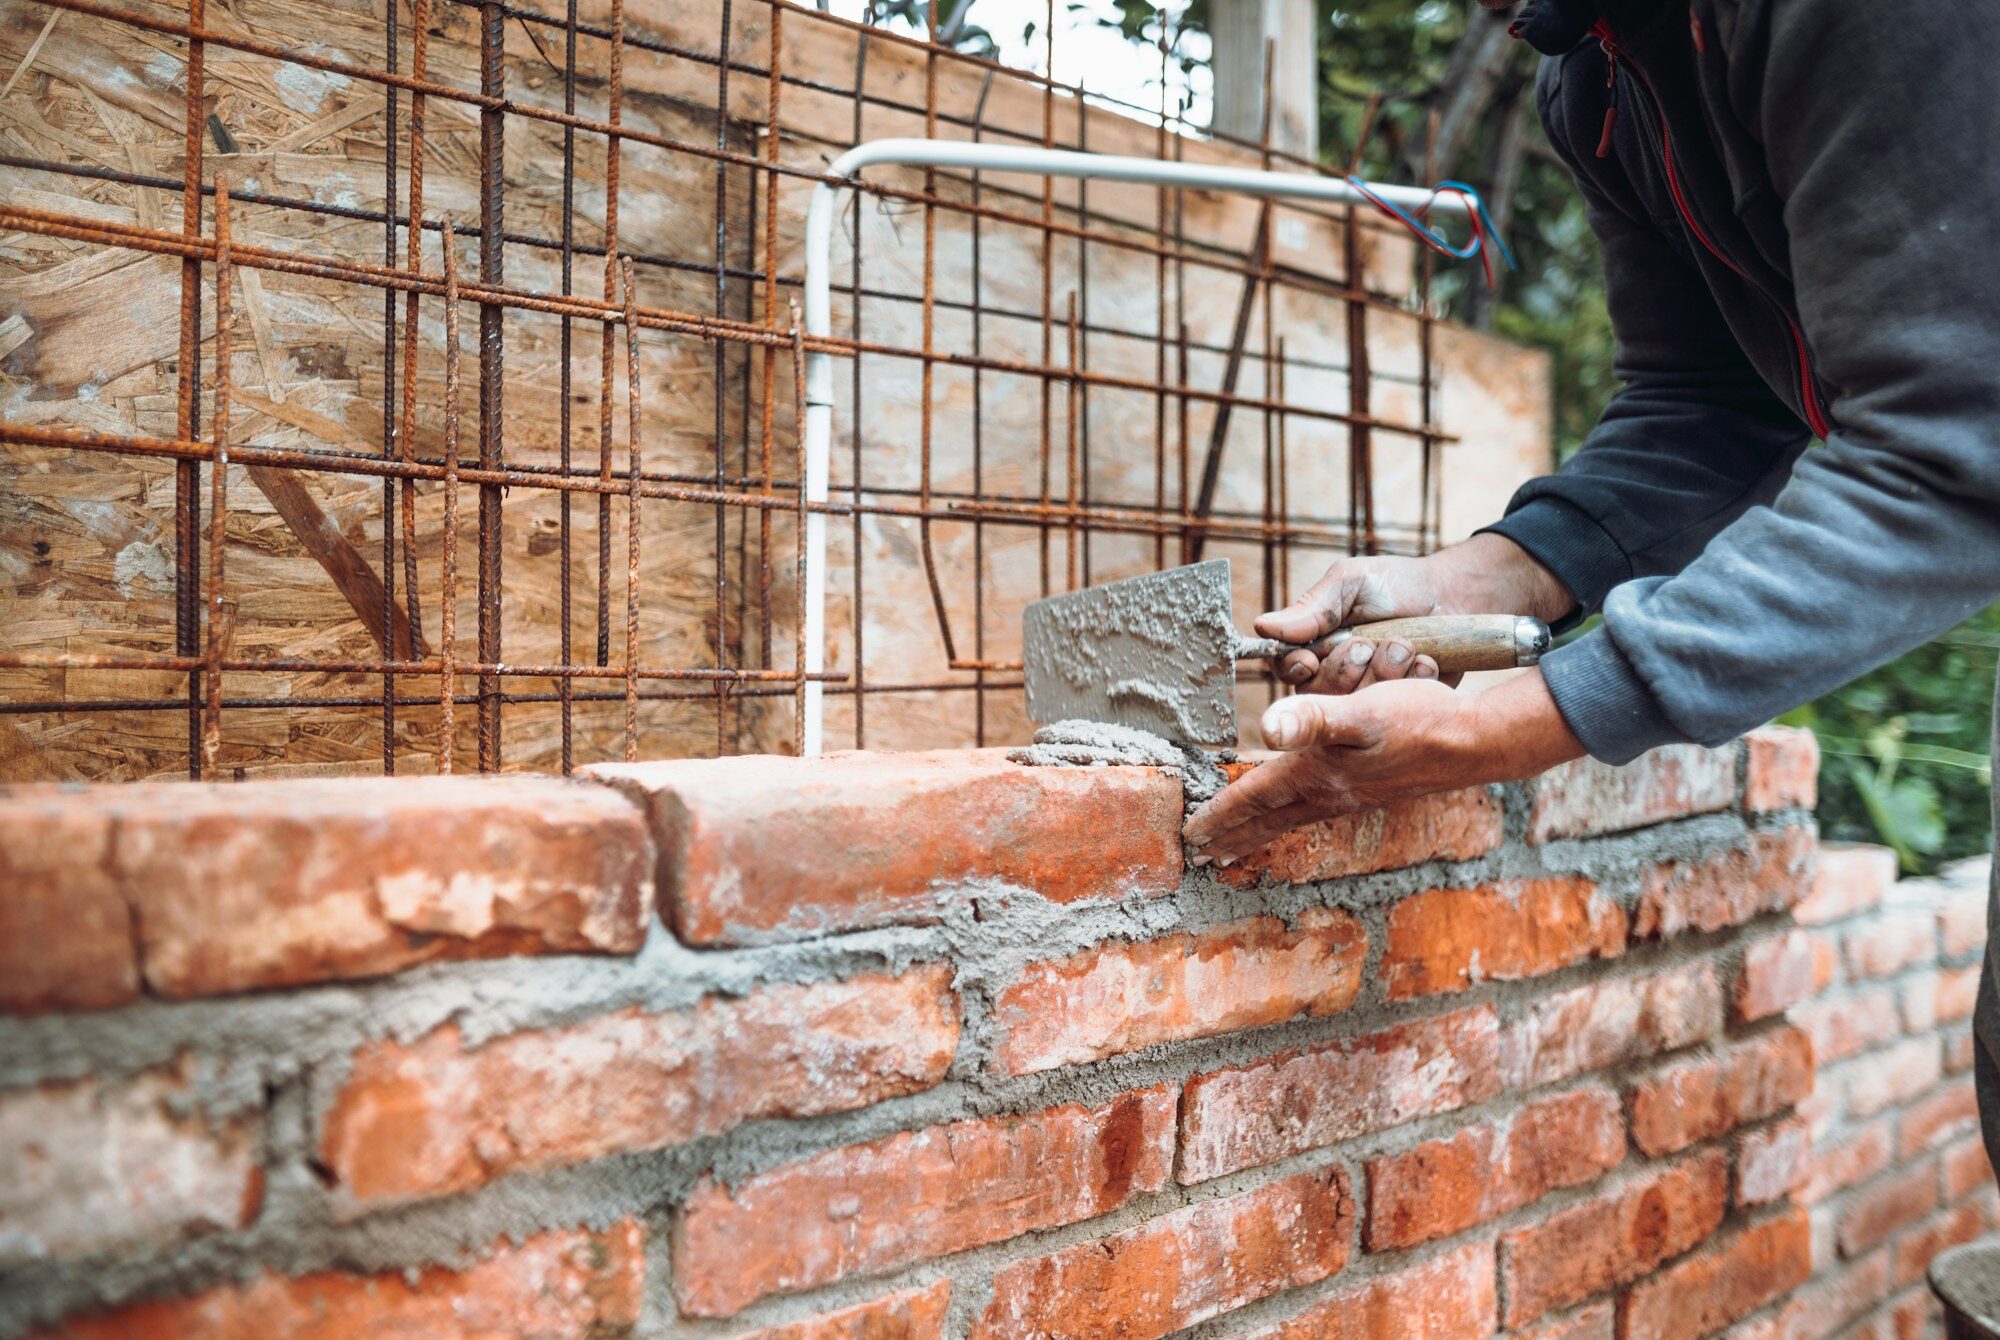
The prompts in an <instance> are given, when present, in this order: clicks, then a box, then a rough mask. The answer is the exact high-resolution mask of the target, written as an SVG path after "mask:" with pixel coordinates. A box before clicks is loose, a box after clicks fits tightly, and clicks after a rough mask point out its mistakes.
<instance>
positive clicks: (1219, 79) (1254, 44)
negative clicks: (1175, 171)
mask: <svg viewBox="0 0 2000 1340" xmlns="http://www.w3.org/2000/svg"><path fill="white" fill-rule="evenodd" d="M1213 14H1214V17H1213V19H1212V20H1211V21H1210V24H1209V31H1210V32H1212V33H1213V34H1214V40H1215V55H1214V68H1215V129H1216V130H1217V131H1218V132H1220V133H1221V134H1224V135H1234V136H1237V137H1239V138H1241V139H1245V140H1250V141H1252V142H1255V141H1256V140H1257V139H1258V138H1259V137H1260V136H1261V134H1262V133H1263V128H1264V53H1265V52H1266V51H1267V50H1269V51H1271V52H1273V53H1274V54H1275V60H1276V67H1275V68H1274V69H1273V70H1272V71H1271V80H1270V87H1271V104H1272V105H1271V147H1272V148H1274V149H1277V150H1279V151H1280V152H1282V153H1288V154H1297V155H1299V156H1300V157H1302V158H1316V157H1318V155H1319V40H1318V37H1319V35H1318V33H1317V31H1316V30H1315V20H1314V6H1313V0H1213Z"/></svg>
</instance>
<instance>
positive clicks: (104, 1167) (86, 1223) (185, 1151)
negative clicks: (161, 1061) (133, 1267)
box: [0, 1069, 263, 1267]
mask: <svg viewBox="0 0 2000 1340" xmlns="http://www.w3.org/2000/svg"><path fill="white" fill-rule="evenodd" d="M186 1087H187V1085H186V1081H185V1079H184V1077H183V1076H182V1074H181V1073H180V1072H179V1071H178V1070H165V1069H163V1070H152V1071H147V1072H145V1073H144V1074H141V1075H138V1076H136V1077H134V1078H132V1079H126V1080H115V1081H114V1080H98V1079H85V1080H75V1081H71V1082H67V1083H52V1084H44V1085H42V1086H41V1087H40V1088H37V1089H23V1090H17V1091H15V1092H12V1093H8V1094H6V1095H5V1096H4V1097H0V1168H4V1169H5V1170H6V1172H5V1174H4V1175H0V1267H6V1266H18V1265H23V1264H27V1263H33V1262H41V1261H56V1260H66V1259H69V1258H72V1257H79V1256H87V1255H91V1254H93V1253H98V1252H104V1251H109V1250H112V1249H115V1248H124V1247H143V1246H148V1245H165V1244H167V1243H171V1242H173V1241H176V1240H179V1239H183V1238H193V1237H197V1236H200V1235H202V1234H206V1233H213V1232H216V1231H219V1230H223V1229H232V1228H240V1227H242V1226H243V1225H245V1224H248V1223H249V1222H250V1221H251V1219H253V1218H254V1217H255V1216H256V1212H257V1208H258V1200H259V1197H260V1195H261V1193H262V1189H263V1175H262V1171H261V1168H260V1164H259V1159H260V1154H261V1150H260V1142H261V1137H260V1133H259V1131H258V1128H257V1125H256V1123H255V1121H254V1120H253V1119H251V1118H247V1117H245V1118H236V1119H219V1118H208V1117H204V1116H203V1115H201V1114H200V1113H199V1112H198V1111H185V1110H184V1108H183V1104H184V1101H185V1099H186V1097H187V1095H186Z"/></svg>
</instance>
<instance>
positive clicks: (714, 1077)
mask: <svg viewBox="0 0 2000 1340" xmlns="http://www.w3.org/2000/svg"><path fill="white" fill-rule="evenodd" d="M949 981H950V973H949V970H947V969H945V968H943V967H932V968H927V969H923V970H920V971H918V972H914V973H910V974H908V975H906V976H903V977H893V978H892V977H881V976H868V977H859V978H855V979H854V980H852V981H847V982H826V983H820V984H817V985H813V986H773V987H766V988H764V989H763V990H760V991H756V992H754V993H752V994H750V995H748V996H745V997H742V998H740V999H736V1000H729V999H710V1000H705V1001H703V1002H701V1003H700V1004H699V1005H696V1006H695V1007H693V1008H691V1009H687V1010H677V1011H672V1012H669V1013H665V1014H646V1013H642V1012H639V1011H634V1010H625V1011H621V1012H619V1013H617V1014H609V1015H602V1016H599V1017H598V1018H595V1019H591V1020H589V1021H587V1022H584V1023H580V1024H572V1025H570V1026H569V1027H567V1028H556V1029H548V1030H541V1031H534V1032H528V1033H516V1034H512V1035H510V1036H508V1037H504V1038H499V1039H495V1040H494V1041H492V1042H488V1043H486V1044H485V1045H483V1046H479V1047H470V1048H469V1047H467V1046H465V1045H464V1043H463V1041H462V1040H461V1038H460V1036H459V1032H458V1029H457V1028H456V1027H454V1026H452V1025H446V1026H445V1027H444V1028H442V1029H440V1030H438V1031H437V1032H435V1033H433V1034H431V1035H429V1036H428V1037H425V1038H423V1039H420V1040H419V1041H417V1042H416V1043H413V1044H411V1045H408V1046H405V1045H403V1044H400V1043H396V1042H383V1043H377V1044H375V1045H373V1046H371V1047H369V1048H367V1049H366V1050H364V1051H363V1052H362V1053H361V1055H360V1056H358V1057H356V1058H355V1064H354V1070H353V1073H352V1074H351V1075H350V1076H349V1078H348V1081H347V1083H346V1085H345V1086H344V1087H343V1088H342V1090H341V1092H340V1095H339V1096H338V1097H337V1098H336V1099H335V1100H334V1104H333V1107H332V1109H331V1111H330V1112H329V1113H328V1114H327V1120H326V1131H325V1135H324V1137H323V1139H322V1141H321V1146H320V1157H321V1160H322V1162H324V1164H325V1165H326V1167H327V1168H329V1169H330V1170H331V1171H332V1172H333V1174H334V1175H335V1177H337V1178H338V1179H339V1181H340V1182H341V1184H342V1185H344V1186H345V1187H347V1188H348V1189H349V1190H351V1191H352V1192H353V1193H354V1194H355V1195H356V1196H357V1197H360V1198H362V1199H364V1200H375V1199H382V1198H390V1199H395V1198H403V1197H411V1196H434V1195H440V1194H443V1193H445V1192H451V1191H463V1190H466V1189H468V1188H470V1187H475V1186H478V1185H480V1184H482V1183H484V1182H487V1181H490V1180H492V1179H493V1178H495V1177H499V1176H501V1175H503V1174H506V1173H510V1172H514V1171H516V1170H518V1169H523V1168H541V1167H555V1166H558V1165H560V1164H564V1163H578V1162H582V1161H583V1160H585V1159H591V1158H598V1157H601V1156H603V1155H605V1154H615V1153H621V1152H625V1151H629V1150H639V1149H657V1148H661V1147H664V1146H667V1145H671V1144H678V1143H681V1142H684V1141H687V1140H693V1139H696V1138H698V1137H700V1136H704V1135H715V1134H718V1133H720V1132H722V1131H726V1130H728V1129H729V1128H730V1127H732V1126H735V1125H736V1124H738V1123H739V1122H743V1121H748V1120H751V1119H753V1118H757V1117H773V1116H791V1117H810V1116H818V1115H820V1114H822V1113H827V1112H843V1111H846V1110H848V1109H850V1108H856V1107H865V1106H867V1105H868V1104H870V1103H873V1102H879V1101H880V1100H882V1099H884V1098H893V1097H895V1096H897V1095H898V1094H905V1093H914V1092H916V1091H918V1090H920V1089H926V1088H929V1087H930V1086H931V1085H933V1084H935V1083H937V1082H938V1081H939V1080H940V1079H942V1078H943V1077H944V1073H945V1069H946V1067H948V1066H949V1065H950V1064H951V1057H952V1052H953V1049H954V1048H955V1047H956V1046H957V1044H958V998H957V997H956V996H955V995H954V994H953V993H952V991H951V989H950V985H949ZM586 1113H587V1114H588V1117H589V1119H588V1120H585V1121H579V1120H578V1117H579V1116H580V1115H582V1114H586Z"/></svg>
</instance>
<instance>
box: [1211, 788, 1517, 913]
mask: <svg viewBox="0 0 2000 1340" xmlns="http://www.w3.org/2000/svg"><path fill="white" fill-rule="evenodd" d="M1241 771H1247V769H1242V770H1241ZM1239 775H1240V773H1239ZM1500 842H1501V831H1500V801H1499V799H1498V797H1497V796H1496V795H1495V794H1494V793H1493V792H1491V791H1489V790H1487V789H1486V788H1485V787H1483V786H1477V787H1472V788H1470V789H1468V790H1464V791H1445V792H1441V793H1439V794H1437V795H1432V796H1423V797H1420V798H1418V799H1416V800H1408V801H1404V802H1402V803H1401V804H1397V805H1391V806H1390V807H1389V808H1387V809H1382V810H1367V811H1364V812H1363V813H1360V814H1350V815H1346V816H1344V817H1342V818H1339V819H1323V820H1321V821H1319V822H1317V823H1310V824H1307V825H1306V826H1305V827H1303V828H1295V829H1293V830H1292V831H1291V832H1289V833H1287V834H1285V835H1284V836H1283V837H1281V838H1279V839H1278V840H1277V841H1275V842H1273V843H1271V844H1270V845H1269V846H1267V847H1265V848H1264V849H1263V850H1261V851H1258V852H1254V853H1252V854H1251V855H1249V856H1247V857H1245V858H1244V859H1243V860H1242V861H1240V862H1238V863H1237V864H1236V865H1233V866H1231V867H1229V869H1227V870H1225V871H1222V872H1221V878H1222V880H1223V881H1224V882H1225V883H1228V884H1234V885H1236V886H1238V887H1239V888H1240V887H1244V886H1247V885H1250V884H1255V883H1257V882H1259V881H1261V880H1270V881H1274V882H1278V883H1284V884H1310V883H1313V882H1315V881H1318V880H1323V879H1342V878H1345V877H1347V876H1349V875H1372V874H1374V873H1375V872H1377V871H1380V870H1401V869H1403V868H1404V867H1406V866H1413V865H1422V864H1424V863H1425V862H1426V861H1471V860H1476V859H1478V858H1479V857H1481V856H1484V855H1486V854H1487V853H1488V852H1490V851H1493V850H1495V849H1497V848H1498V847H1499V846H1500Z"/></svg>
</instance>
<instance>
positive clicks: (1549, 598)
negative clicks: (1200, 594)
mask: <svg viewBox="0 0 2000 1340" xmlns="http://www.w3.org/2000/svg"><path fill="white" fill-rule="evenodd" d="M1575 603H1576V602H1575V600H1574V599H1572V598H1571V596H1570V594H1569V592H1568V591H1566V590H1564V589H1563V586H1562V583H1560V582H1558V581H1557V580H1556V579H1555V577H1554V576H1553V575H1552V574H1551V573H1550V572H1549V570H1548V569H1547V568H1545V567H1543V566H1542V565H1541V564H1540V563H1538V562H1536V561H1535V560H1534V559H1533V558H1531V557H1529V555H1528V551H1527V550H1525V549H1523V548H1521V547H1520V546H1519V545H1517V544H1515V543H1514V542H1513V541H1512V540H1510V539H1507V538H1506V537H1505V536H1503V535H1494V534H1490V533H1489V534H1484V535H1475V536H1473V537H1472V538H1471V539H1469V540H1466V541H1465V542H1464V543H1462V544H1455V545H1453V546H1451V547H1450V548H1448V549H1441V550H1439V551H1438V552H1437V553H1435V554H1432V555H1430V556H1428V557H1426V558H1389V557H1373V558H1347V559H1342V560H1341V561H1340V562H1338V563H1335V564H1334V565H1333V566H1332V567H1330V568H1328V569H1327V570H1326V575H1325V576H1323V577H1321V578H1320V579H1319V580H1318V581H1317V582H1314V583H1313V584H1312V585H1311V586H1310V587H1308V588H1307V589H1306V591H1305V593H1304V594H1303V595H1301V596H1299V598H1298V599H1296V600H1294V601H1293V602H1292V603H1291V604H1289V605H1287V606H1285V608H1283V609H1281V610H1273V611H1271V612H1270V613H1269V614H1263V615H1259V616H1258V618H1257V621H1256V629H1257V631H1258V632H1259V633H1261V634H1262V635H1264V636H1265V637H1275V638H1281V639H1283V640H1284V641H1286V642H1311V641H1312V640H1314V639H1315V638H1321V637H1325V636H1326V635H1327V634H1328V633H1331V632H1333V631H1335V630H1336V629H1340V628H1345V627H1347V626H1348V625H1349V624H1357V623H1374V622H1375V621H1377V620H1380V619H1403V618H1422V617H1425V616H1429V615H1436V614H1527V615H1532V616H1534V617H1535V618H1538V619H1541V620H1543V621H1544V622H1546V623H1553V622H1555V621H1556V620H1557V619H1560V618H1561V617H1562V616H1563V615H1565V614H1567V613H1568V612H1569V611H1570V608H1571V607H1572V606H1573V605H1574V604H1575ZM1277 671H1278V678H1279V679H1281V680H1283V681H1284V682H1285V683H1287V684H1292V685H1296V686H1297V687H1298V689H1299V691H1300V692H1301V693H1352V692H1354V691H1355V690H1356V689H1362V688H1366V687H1368V686H1369V685H1370V684H1375V683H1380V682H1383V681H1388V680H1400V679H1416V680H1425V679H1432V680H1434V679H1437V678H1438V677H1439V676H1438V666H1437V662H1436V661H1434V660H1432V659H1431V658H1430V657H1428V656H1418V655H1416V654H1415V653H1414V651H1413V649H1412V648H1411V646H1410V644H1409V643H1407V642H1404V641H1402V640H1401V639H1394V640H1391V641H1389V642H1385V643H1383V644H1382V645H1381V646H1379V647H1378V646H1376V645H1375V644H1374V643H1372V642H1369V641H1367V640H1366V639H1363V638H1353V639H1350V640H1349V641H1347V642H1344V643H1342V644H1341V645H1340V646H1339V647H1338V648H1337V649H1336V650H1335V651H1334V652H1333V654H1332V655H1331V656H1329V657H1328V659H1326V660H1325V661H1321V660H1320V658H1319V657H1318V656H1315V655H1314V654H1313V653H1312V652H1310V651H1294V652H1287V653H1286V654H1285V655H1284V656H1283V657H1281V658H1280V659H1279V661H1278V664H1277ZM1444 680H1445V682H1446V683H1457V682H1458V676H1456V675H1447V676H1445V677H1444Z"/></svg>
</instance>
